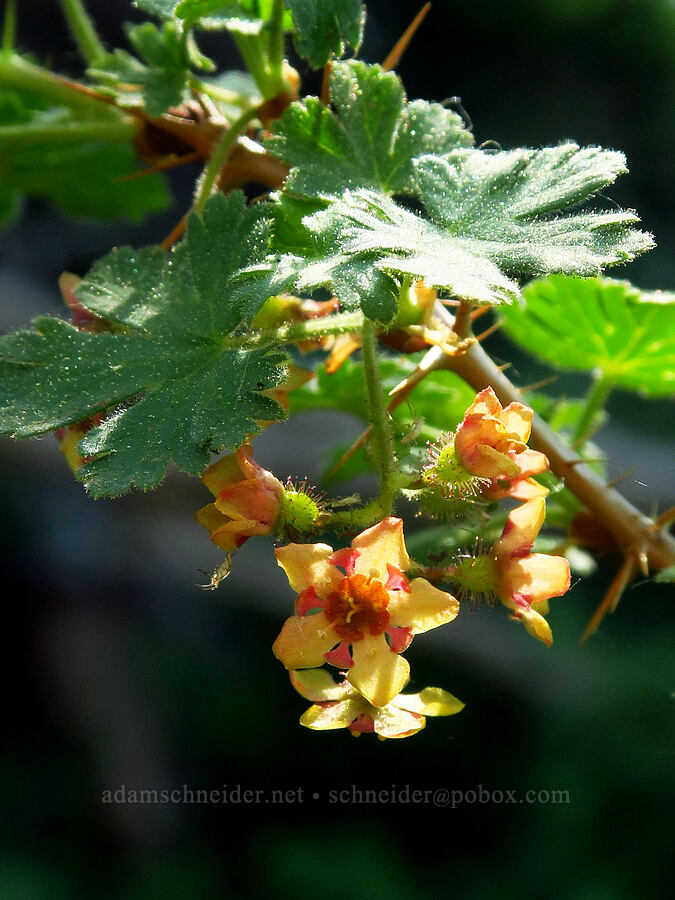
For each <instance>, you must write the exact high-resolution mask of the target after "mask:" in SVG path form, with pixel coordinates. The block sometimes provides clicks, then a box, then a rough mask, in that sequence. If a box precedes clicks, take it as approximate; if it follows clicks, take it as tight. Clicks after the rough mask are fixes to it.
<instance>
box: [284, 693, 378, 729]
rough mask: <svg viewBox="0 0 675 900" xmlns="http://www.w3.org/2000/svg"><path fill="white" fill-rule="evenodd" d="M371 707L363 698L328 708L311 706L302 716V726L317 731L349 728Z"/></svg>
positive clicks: (337, 703) (334, 704) (338, 703)
mask: <svg viewBox="0 0 675 900" xmlns="http://www.w3.org/2000/svg"><path fill="white" fill-rule="evenodd" d="M368 710H369V706H368V704H367V703H366V701H365V700H364V699H363V697H356V698H354V699H350V700H341V701H338V702H336V703H330V704H329V705H328V706H310V708H309V709H308V710H307V711H306V712H304V713H303V714H302V716H300V724H301V725H304V726H305V728H313V729H315V731H331V730H333V729H334V728H348V727H349V726H350V725H351V724H352V722H353V721H354V719H356V718H357V716H361V715H363V714H364V713H367V712H368Z"/></svg>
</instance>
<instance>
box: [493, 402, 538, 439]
mask: <svg viewBox="0 0 675 900" xmlns="http://www.w3.org/2000/svg"><path fill="white" fill-rule="evenodd" d="M499 418H500V419H501V421H502V423H503V424H504V427H505V428H506V430H507V432H508V433H509V435H512V436H513V437H515V438H516V440H519V441H522V443H523V444H526V443H527V439H528V438H529V436H530V430H531V428H532V419H533V418H534V412H533V411H532V410H531V409H530V408H529V406H525V404H523V403H517V402H516V401H515V400H514V401H513V402H512V403H509V405H508V406H506V407H504V409H503V410H502V411H501V413H499Z"/></svg>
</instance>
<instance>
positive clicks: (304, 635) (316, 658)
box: [272, 613, 340, 669]
mask: <svg viewBox="0 0 675 900" xmlns="http://www.w3.org/2000/svg"><path fill="white" fill-rule="evenodd" d="M339 640H340V638H339V637H338V636H337V634H336V633H335V630H334V629H333V626H332V625H331V624H330V622H329V621H328V619H327V618H326V617H325V616H324V614H323V613H314V615H311V616H291V617H290V619H286V621H285V622H284V625H283V628H282V629H281V632H280V633H279V637H278V638H277V639H276V641H275V642H274V644H273V645H272V651H273V653H274V655H275V656H276V658H277V659H279V660H281V662H282V663H283V664H284V665H285V666H286V668H287V669H313V668H315V667H316V666H322V665H323V663H324V662H325V660H324V658H323V655H324V653H328V651H329V650H330V649H331V648H332V647H334V646H335V645H336V644H337V643H338V642H339Z"/></svg>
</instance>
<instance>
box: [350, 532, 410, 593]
mask: <svg viewBox="0 0 675 900" xmlns="http://www.w3.org/2000/svg"><path fill="white" fill-rule="evenodd" d="M352 547H353V549H354V550H358V551H359V553H360V556H359V557H358V559H357V560H356V563H355V565H354V571H355V572H356V573H357V574H359V575H366V576H368V575H372V574H374V572H377V573H378V574H376V575H375V577H376V578H379V579H380V580H381V581H383V582H384V581H386V580H387V577H388V574H387V563H390V564H391V565H392V566H396V568H397V569H400V570H401V571H402V572H405V570H406V569H407V568H409V566H410V557H409V556H408V551H407V550H406V549H405V542H404V540H403V521H402V520H401V519H397V518H395V517H394V516H389V517H388V518H386V519H383V520H382V521H381V522H378V524H377V525H373V527H372V528H367V529H366V530H365V531H362V532H361V534H358V535H357V536H356V537H355V538H354V540H353V541H352Z"/></svg>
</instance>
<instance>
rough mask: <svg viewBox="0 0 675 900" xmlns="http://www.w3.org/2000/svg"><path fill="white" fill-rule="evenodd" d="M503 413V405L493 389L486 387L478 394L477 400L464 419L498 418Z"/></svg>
mask: <svg viewBox="0 0 675 900" xmlns="http://www.w3.org/2000/svg"><path fill="white" fill-rule="evenodd" d="M501 411H502V405H501V403H500V402H499V400H498V399H497V395H496V394H495V392H494V391H493V390H492V388H491V387H486V388H483V390H482V391H480V392H479V393H478V394H476V399H475V400H474V401H473V403H472V404H471V406H470V407H469V408H468V409H467V411H466V412H465V413H464V417H465V418H466V416H480V415H487V416H498V415H499V413H500V412H501Z"/></svg>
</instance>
